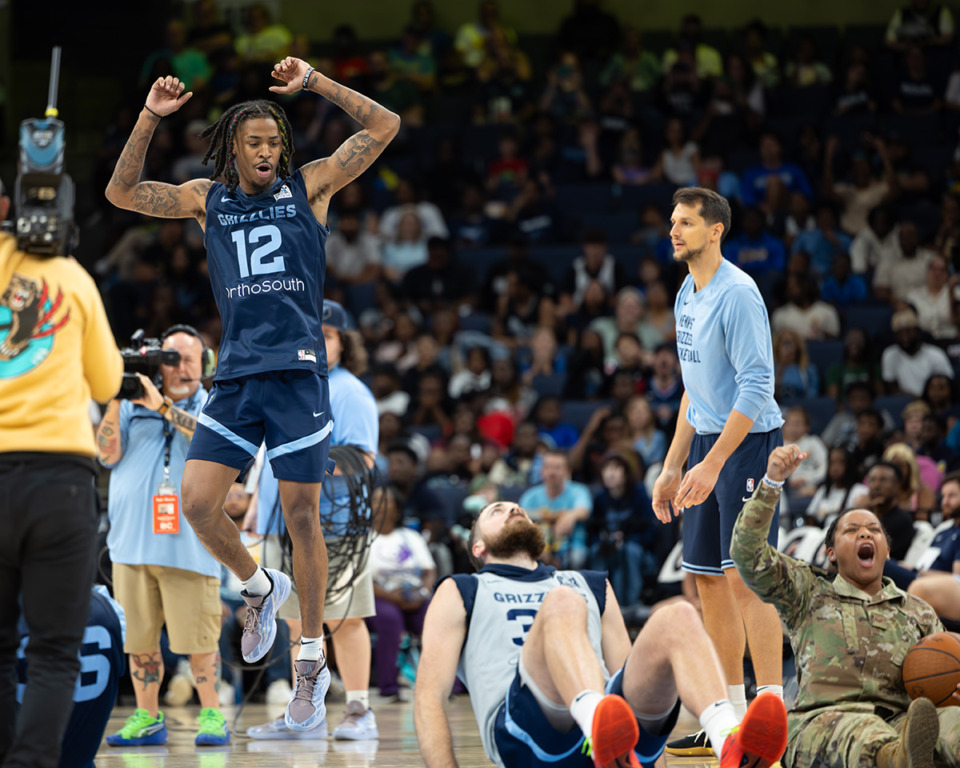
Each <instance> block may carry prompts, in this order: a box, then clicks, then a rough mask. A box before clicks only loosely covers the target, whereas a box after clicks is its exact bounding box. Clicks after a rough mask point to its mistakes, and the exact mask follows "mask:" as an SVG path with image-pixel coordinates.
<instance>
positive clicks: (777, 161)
mask: <svg viewBox="0 0 960 768" xmlns="http://www.w3.org/2000/svg"><path fill="white" fill-rule="evenodd" d="M771 182H773V183H779V184H782V185H783V187H784V188H785V191H786V192H787V193H789V192H802V193H803V194H804V195H806V197H807V198H809V199H811V200H812V199H813V197H814V195H813V190H812V189H810V182H809V181H807V177H806V175H805V174H804V172H803V170H802V169H801V168H800V166H799V165H796V164H795V163H785V162H783V147H782V146H781V144H780V139H779V137H778V136H777V135H776V134H775V133H771V132H766V133H764V134H763V135H762V136H761V137H760V165H755V166H752V167H750V168H747V170H746V171H744V172H743V181H742V188H741V194H742V200H743V204H744V205H745V206H753V205H756V206H759V207H760V208H762V209H763V210H764V211H765V212H768V211H769V209H770V207H771V204H772V202H773V201H771V200H770V199H769V197H768V192H769V191H770V187H771ZM782 197H783V203H784V204H785V203H786V201H787V198H788V197H789V195H783V196H782Z"/></svg>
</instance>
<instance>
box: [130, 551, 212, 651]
mask: <svg viewBox="0 0 960 768" xmlns="http://www.w3.org/2000/svg"><path fill="white" fill-rule="evenodd" d="M113 592H114V595H115V596H116V598H117V602H118V603H120V605H121V606H123V610H124V613H126V619H127V639H126V642H124V644H123V650H124V652H125V653H149V652H150V651H155V650H157V649H158V648H159V647H160V628H161V627H162V626H163V625H164V624H166V625H167V635H168V637H169V638H170V650H171V651H173V652H174V653H181V654H184V655H190V654H194V653H213V652H214V651H216V650H217V647H218V642H219V640H220V615H221V614H220V579H218V578H216V577H215V576H204V575H203V574H200V573H196V572H194V571H185V570H183V569H182V568H169V567H167V566H164V565H124V564H122V563H114V564H113Z"/></svg>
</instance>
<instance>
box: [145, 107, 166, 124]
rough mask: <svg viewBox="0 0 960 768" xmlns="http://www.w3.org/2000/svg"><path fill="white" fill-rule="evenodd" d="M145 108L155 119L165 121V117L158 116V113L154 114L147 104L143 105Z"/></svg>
mask: <svg viewBox="0 0 960 768" xmlns="http://www.w3.org/2000/svg"><path fill="white" fill-rule="evenodd" d="M143 108H144V109H145V110H147V112H149V113H150V114H151V115H153V116H154V117H155V118H157V120H163V115H158V114H157V113H156V112H154V111H153V110H152V109H150V107H148V106H147V105H146V104H144V105H143Z"/></svg>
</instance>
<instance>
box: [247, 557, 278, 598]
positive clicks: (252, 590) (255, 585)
mask: <svg viewBox="0 0 960 768" xmlns="http://www.w3.org/2000/svg"><path fill="white" fill-rule="evenodd" d="M240 583H241V584H242V585H243V591H244V592H245V593H246V594H247V595H249V596H250V597H256V596H259V595H269V594H270V591H271V590H272V589H273V582H272V581H270V577H269V576H267V574H266V572H265V571H264V570H263V568H261V567H260V566H259V565H258V566H257V570H256V571H255V572H254V574H253V576H251V577H250V578H249V579H247V580H246V581H241V582H240Z"/></svg>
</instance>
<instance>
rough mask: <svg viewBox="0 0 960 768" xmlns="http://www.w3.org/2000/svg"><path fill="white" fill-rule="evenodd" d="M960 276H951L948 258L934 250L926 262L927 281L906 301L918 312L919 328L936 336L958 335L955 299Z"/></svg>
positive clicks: (946, 337)
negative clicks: (953, 314)
mask: <svg viewBox="0 0 960 768" xmlns="http://www.w3.org/2000/svg"><path fill="white" fill-rule="evenodd" d="M956 285H957V277H956V276H953V277H951V276H950V270H949V267H948V266H947V260H946V259H945V258H944V257H943V256H941V255H940V254H935V255H934V256H932V257H931V258H930V260H929V261H928V262H927V277H926V283H925V284H924V286H923V287H922V288H914V289H913V290H911V291H910V292H909V293H907V295H906V297H904V301H905V302H906V303H907V304H909V305H910V306H911V307H912V308H913V309H914V310H915V311H916V313H917V320H918V322H919V323H920V329H921V330H923V331H926V332H927V333H929V334H930V335H931V336H933V338H935V339H955V338H957V326H955V325H954V324H953V317H952V303H953V300H954V290H955V288H956Z"/></svg>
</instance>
